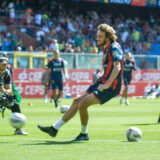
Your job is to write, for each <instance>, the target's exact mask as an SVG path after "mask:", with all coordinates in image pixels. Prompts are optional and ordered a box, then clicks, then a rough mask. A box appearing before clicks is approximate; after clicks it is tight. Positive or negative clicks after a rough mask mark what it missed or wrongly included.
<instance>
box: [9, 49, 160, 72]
mask: <svg viewBox="0 0 160 160" xmlns="http://www.w3.org/2000/svg"><path fill="white" fill-rule="evenodd" d="M8 56H9V63H10V64H12V65H13V68H43V67H44V66H45V65H46V64H47V62H48V60H50V59H51V58H53V54H52V53H48V52H45V53H44V52H8ZM60 56H61V57H62V58H63V59H64V60H65V62H66V66H67V68H68V69H97V68H99V69H101V68H102V63H101V62H102V58H103V55H97V54H78V53H74V54H71V53H61V54H60ZM133 58H134V59H135V62H136V65H137V67H138V68H139V69H144V70H147V69H153V70H160V56H159V55H154V56H153V55H134V56H133Z"/></svg>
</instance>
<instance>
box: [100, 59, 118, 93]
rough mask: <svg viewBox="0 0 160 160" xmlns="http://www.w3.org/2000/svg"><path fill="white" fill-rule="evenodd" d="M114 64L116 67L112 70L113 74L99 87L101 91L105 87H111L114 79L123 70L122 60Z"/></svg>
mask: <svg viewBox="0 0 160 160" xmlns="http://www.w3.org/2000/svg"><path fill="white" fill-rule="evenodd" d="M113 66H114V68H113V70H112V72H111V75H110V77H109V79H108V81H107V82H106V83H105V84H103V85H99V87H98V89H99V90H100V91H103V89H107V88H109V86H110V85H111V84H112V82H113V81H114V79H115V78H116V77H117V75H118V73H119V72H120V71H121V62H120V61H116V62H114V63H113Z"/></svg>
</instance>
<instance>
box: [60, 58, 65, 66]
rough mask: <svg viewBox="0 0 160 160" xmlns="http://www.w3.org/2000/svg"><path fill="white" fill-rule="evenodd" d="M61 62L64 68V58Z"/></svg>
mask: <svg viewBox="0 0 160 160" xmlns="http://www.w3.org/2000/svg"><path fill="white" fill-rule="evenodd" d="M61 63H62V68H65V62H64V60H63V59H61Z"/></svg>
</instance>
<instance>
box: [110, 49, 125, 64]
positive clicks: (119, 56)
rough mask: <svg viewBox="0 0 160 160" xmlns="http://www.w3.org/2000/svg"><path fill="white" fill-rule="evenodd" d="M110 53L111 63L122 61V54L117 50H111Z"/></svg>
mask: <svg viewBox="0 0 160 160" xmlns="http://www.w3.org/2000/svg"><path fill="white" fill-rule="evenodd" d="M110 53H111V55H112V57H113V62H116V61H120V62H121V61H122V60H123V52H122V51H121V50H120V49H119V48H116V47H114V48H111V50H110Z"/></svg>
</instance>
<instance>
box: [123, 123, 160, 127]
mask: <svg viewBox="0 0 160 160" xmlns="http://www.w3.org/2000/svg"><path fill="white" fill-rule="evenodd" d="M147 125H160V124H158V123H139V124H123V126H147Z"/></svg>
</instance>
